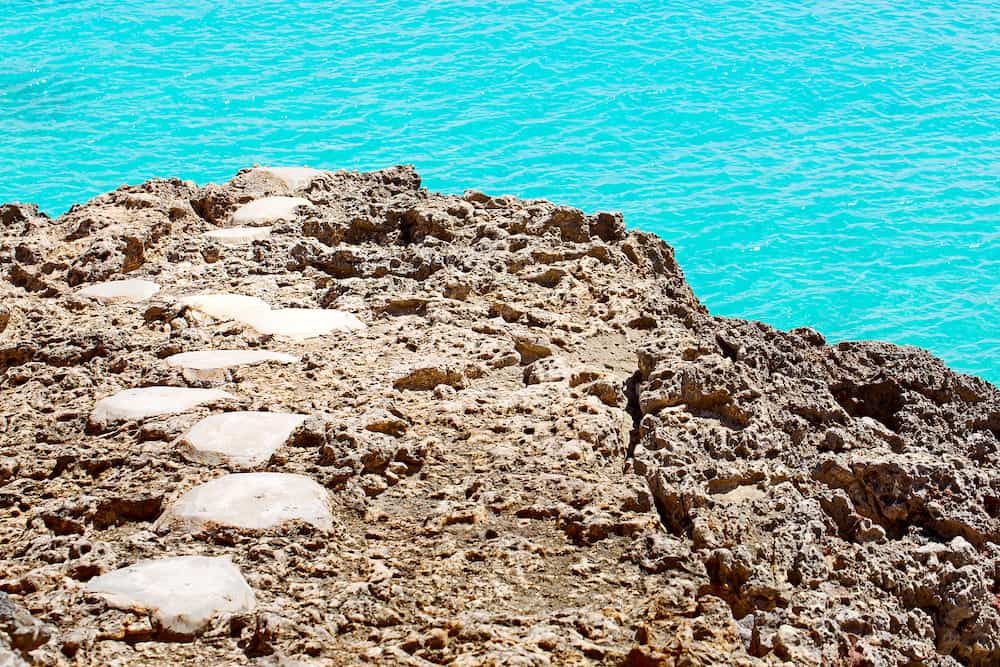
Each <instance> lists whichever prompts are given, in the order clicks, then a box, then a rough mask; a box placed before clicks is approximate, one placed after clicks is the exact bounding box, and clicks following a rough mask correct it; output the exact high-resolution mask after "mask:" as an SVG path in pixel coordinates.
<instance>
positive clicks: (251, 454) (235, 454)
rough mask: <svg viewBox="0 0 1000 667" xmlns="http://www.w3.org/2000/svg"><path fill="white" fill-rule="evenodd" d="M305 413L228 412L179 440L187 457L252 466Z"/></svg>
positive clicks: (275, 446)
mask: <svg viewBox="0 0 1000 667" xmlns="http://www.w3.org/2000/svg"><path fill="white" fill-rule="evenodd" d="M305 420H306V415H295V414H283V413H277V412H226V413H223V414H220V415H210V416H208V417H205V418H204V419H202V420H201V421H200V422H198V423H197V424H195V425H194V426H193V427H192V428H191V430H189V431H188V432H187V433H186V434H185V435H184V436H183V437H182V438H181V441H180V446H181V451H182V453H183V454H184V456H185V458H188V459H191V460H193V461H198V462H199V463H205V464H209V465H212V464H219V463H221V464H225V465H231V466H234V467H238V468H252V467H254V466H257V465H260V464H262V463H266V462H267V460H268V459H269V458H271V455H272V454H273V453H274V452H275V451H277V449H278V448H279V447H281V446H282V445H283V444H285V442H286V441H287V440H288V438H289V437H290V436H291V435H292V433H293V432H294V431H295V429H297V428H298V427H299V426H301V425H302V423H303V422H304V421H305Z"/></svg>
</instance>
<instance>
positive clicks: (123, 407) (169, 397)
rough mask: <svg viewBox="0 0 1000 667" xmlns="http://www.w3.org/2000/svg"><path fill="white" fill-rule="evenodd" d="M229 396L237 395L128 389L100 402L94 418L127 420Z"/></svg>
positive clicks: (176, 389)
mask: <svg viewBox="0 0 1000 667" xmlns="http://www.w3.org/2000/svg"><path fill="white" fill-rule="evenodd" d="M227 398H233V399H234V398H236V397H235V396H233V395H232V394H227V393H226V392H224V391H219V390H218V389H192V388H190V387H144V388H142V389H126V390H125V391H120V392H118V393H117V394H114V395H113V396H108V397H107V398H102V399H101V400H99V401H97V404H96V405H95V406H94V413H93V415H92V416H91V420H92V421H94V422H96V423H99V424H107V423H111V422H116V421H122V420H125V419H145V418H146V417H155V416H156V415H168V414H174V413H177V412H186V411H187V410H190V409H192V408H195V407H198V406H199V405H202V404H203V403H211V402H212V401H220V400H223V399H227Z"/></svg>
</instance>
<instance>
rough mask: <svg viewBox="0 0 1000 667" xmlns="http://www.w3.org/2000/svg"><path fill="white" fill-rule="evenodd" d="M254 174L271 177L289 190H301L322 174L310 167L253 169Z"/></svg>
mask: <svg viewBox="0 0 1000 667" xmlns="http://www.w3.org/2000/svg"><path fill="white" fill-rule="evenodd" d="M253 171H254V172H256V173H258V174H266V175H268V176H273V177H274V178H277V179H278V180H279V181H282V182H283V183H284V184H285V185H286V186H288V189H289V190H293V191H294V190H301V189H302V188H304V187H306V186H307V185H309V184H310V183H312V180H313V179H314V178H316V177H317V176H319V175H320V174H322V173H323V172H322V171H320V170H319V169H312V168H310V167H255V168H254V169H253Z"/></svg>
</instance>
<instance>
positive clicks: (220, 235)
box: [205, 227, 273, 245]
mask: <svg viewBox="0 0 1000 667" xmlns="http://www.w3.org/2000/svg"><path fill="white" fill-rule="evenodd" d="M272 229H273V227H228V228H226V229H213V230H211V231H208V232H205V237H206V238H209V239H212V240H213V241H218V242H219V243H221V244H222V245H241V244H243V243H251V242H253V241H260V240H262V239H266V238H269V237H270V236H271V230H272Z"/></svg>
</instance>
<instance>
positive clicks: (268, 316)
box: [181, 294, 365, 340]
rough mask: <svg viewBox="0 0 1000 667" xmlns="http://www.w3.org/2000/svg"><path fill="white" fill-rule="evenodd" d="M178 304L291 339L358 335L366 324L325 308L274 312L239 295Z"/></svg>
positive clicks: (191, 298)
mask: <svg viewBox="0 0 1000 667" xmlns="http://www.w3.org/2000/svg"><path fill="white" fill-rule="evenodd" d="M181 303H183V304H185V305H187V306H188V307H191V308H195V309H196V310H200V311H201V312H203V313H205V314H206V315H209V316H210V317H214V318H216V319H233V320H236V321H238V322H242V323H243V324H245V325H247V326H249V327H251V328H253V329H255V330H257V331H258V332H260V333H262V334H271V335H274V336H282V337H285V338H291V339H298V340H302V339H306V338H315V337H316V336H323V335H325V334H329V333H332V332H334V331H360V330H362V329H364V328H365V324H364V323H363V322H362V321H361V320H360V319H358V317H357V316H356V315H353V314H352V313H347V312H343V311H339V310H327V309H325V308H277V309H271V307H270V306H269V305H268V304H267V302H265V301H263V300H262V299H258V298H256V297H250V296H244V295H240V294H204V295H197V296H189V297H185V298H183V299H182V300H181Z"/></svg>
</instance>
